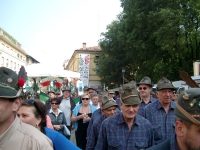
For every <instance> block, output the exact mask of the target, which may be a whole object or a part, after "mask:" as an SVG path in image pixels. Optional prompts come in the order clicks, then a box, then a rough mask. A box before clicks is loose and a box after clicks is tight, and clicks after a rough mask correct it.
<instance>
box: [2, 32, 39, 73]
mask: <svg viewBox="0 0 200 150" xmlns="http://www.w3.org/2000/svg"><path fill="white" fill-rule="evenodd" d="M33 63H39V62H38V61H37V60H35V59H34V58H33V57H31V56H29V55H28V54H27V53H26V52H25V51H24V50H23V49H22V48H21V44H20V43H18V42H17V40H15V39H14V38H13V37H12V36H11V35H9V34H8V33H7V32H6V31H4V30H3V29H1V28H0V66H1V67H2V66H3V67H7V68H10V69H12V70H14V71H15V72H16V73H18V72H19V70H20V68H21V66H26V65H30V64H33Z"/></svg>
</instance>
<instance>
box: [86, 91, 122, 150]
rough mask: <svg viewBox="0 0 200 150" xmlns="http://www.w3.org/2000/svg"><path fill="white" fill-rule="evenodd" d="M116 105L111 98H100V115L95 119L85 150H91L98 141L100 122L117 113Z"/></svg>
mask: <svg viewBox="0 0 200 150" xmlns="http://www.w3.org/2000/svg"><path fill="white" fill-rule="evenodd" d="M117 106H118V105H117V103H116V102H115V100H114V99H113V98H110V97H108V96H106V95H105V96H103V98H102V115H101V117H99V118H98V119H96V120H95V121H94V123H93V125H92V128H91V131H90V134H89V137H88V140H87V146H86V150H93V149H94V147H95V145H96V143H97V139H98V135H99V130H100V127H101V124H102V122H103V121H104V120H105V119H106V118H109V117H111V116H113V115H115V114H116V113H117Z"/></svg>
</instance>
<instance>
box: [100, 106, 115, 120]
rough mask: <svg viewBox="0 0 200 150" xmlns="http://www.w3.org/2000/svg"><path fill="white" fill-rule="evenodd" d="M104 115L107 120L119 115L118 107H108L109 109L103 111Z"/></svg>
mask: <svg viewBox="0 0 200 150" xmlns="http://www.w3.org/2000/svg"><path fill="white" fill-rule="evenodd" d="M102 113H103V114H104V115H105V116H106V118H108V117H110V116H113V115H115V114H116V113H117V108H116V106H111V107H108V108H107V109H104V110H102Z"/></svg>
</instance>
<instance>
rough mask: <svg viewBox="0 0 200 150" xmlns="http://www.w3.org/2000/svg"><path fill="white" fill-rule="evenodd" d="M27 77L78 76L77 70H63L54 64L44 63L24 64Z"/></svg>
mask: <svg viewBox="0 0 200 150" xmlns="http://www.w3.org/2000/svg"><path fill="white" fill-rule="evenodd" d="M25 69H26V72H27V76H28V77H41V76H52V77H67V78H68V79H70V78H80V73H79V72H74V71H68V70H63V69H62V68H58V67H56V66H51V65H46V64H32V65H28V66H25Z"/></svg>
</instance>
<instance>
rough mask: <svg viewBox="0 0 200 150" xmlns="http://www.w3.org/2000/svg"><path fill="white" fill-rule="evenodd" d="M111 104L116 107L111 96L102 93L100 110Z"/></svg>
mask: <svg viewBox="0 0 200 150" xmlns="http://www.w3.org/2000/svg"><path fill="white" fill-rule="evenodd" d="M112 106H116V107H117V106H118V105H117V103H116V102H115V100H114V99H113V98H109V97H108V96H105V95H104V96H103V99H102V110H104V109H107V108H109V107H112Z"/></svg>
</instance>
